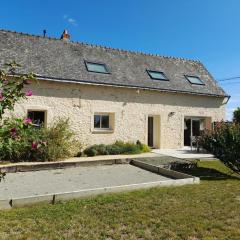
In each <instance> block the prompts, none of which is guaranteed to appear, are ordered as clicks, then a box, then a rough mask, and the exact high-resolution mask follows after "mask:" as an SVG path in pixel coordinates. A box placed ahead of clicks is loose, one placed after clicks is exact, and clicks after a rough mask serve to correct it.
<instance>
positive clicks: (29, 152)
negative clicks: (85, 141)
mask: <svg viewBox="0 0 240 240" xmlns="http://www.w3.org/2000/svg"><path fill="white" fill-rule="evenodd" d="M73 137H74V134H73V132H72V131H71V130H69V122H68V120H58V121H57V122H55V124H54V125H53V126H52V127H49V128H36V127H34V126H33V125H32V123H31V120H30V119H25V120H23V119H7V120H5V121H4V123H3V126H2V127H1V129H0V160H8V161H14V162H16V161H52V160H58V159H62V158H65V157H70V156H73V155H74V154H75V153H76V151H77V149H78V150H79V143H78V142H77V141H75V140H74V138H73Z"/></svg>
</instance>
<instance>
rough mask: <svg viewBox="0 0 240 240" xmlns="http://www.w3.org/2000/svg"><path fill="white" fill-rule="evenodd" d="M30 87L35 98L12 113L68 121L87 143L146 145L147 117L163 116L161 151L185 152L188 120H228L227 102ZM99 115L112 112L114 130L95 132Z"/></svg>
mask: <svg viewBox="0 0 240 240" xmlns="http://www.w3.org/2000/svg"><path fill="white" fill-rule="evenodd" d="M196 87H198V86H196ZM200 87H202V86H200ZM27 88H30V89H32V90H33V96H32V97H30V98H28V100H24V101H22V102H21V103H18V104H17V105H16V107H15V111H14V113H13V115H15V116H19V117H24V116H26V115H27V110H46V111H47V124H48V125H50V124H51V123H52V122H53V121H54V120H56V119H57V118H59V117H61V118H63V117H64V118H69V119H70V121H71V126H72V129H73V130H74V131H75V132H76V134H77V136H78V138H79V140H81V141H82V142H83V143H84V144H85V145H92V144H98V143H112V142H114V141H116V140H123V141H137V140H140V141H141V142H144V143H147V117H148V115H156V116H160V133H159V135H160V147H161V148H181V147H183V139H184V116H198V117H210V118H211V120H212V121H217V120H218V121H219V120H222V119H225V106H224V105H223V104H222V103H223V98H215V97H205V96H196V95H188V94H175V93H162V92H157V91H149V90H137V89H126V88H114V87H107V86H105V87H104V86H92V85H81V84H72V83H57V82H50V81H49V82H48V81H39V84H33V85H29V86H28V87H27ZM95 112H107V113H112V115H113V116H114V130H113V131H112V132H102V133H99V132H95V131H93V130H94V129H93V115H94V113H95ZM171 112H174V113H172V114H170V113H171Z"/></svg>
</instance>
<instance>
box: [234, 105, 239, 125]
mask: <svg viewBox="0 0 240 240" xmlns="http://www.w3.org/2000/svg"><path fill="white" fill-rule="evenodd" d="M233 121H234V122H235V123H238V124H240V107H238V108H237V109H236V110H235V111H234V112H233Z"/></svg>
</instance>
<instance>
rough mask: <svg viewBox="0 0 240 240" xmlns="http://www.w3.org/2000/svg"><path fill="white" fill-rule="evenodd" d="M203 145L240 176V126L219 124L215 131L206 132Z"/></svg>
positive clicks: (202, 137)
mask: <svg viewBox="0 0 240 240" xmlns="http://www.w3.org/2000/svg"><path fill="white" fill-rule="evenodd" d="M201 145H202V146H203V148H205V149H206V150H207V151H209V152H211V153H212V154H214V155H215V156H216V157H217V158H218V159H220V161H221V162H223V163H224V164H225V165H226V166H227V167H229V168H230V169H231V170H232V171H234V172H235V173H238V174H240V124H237V123H233V124H230V123H224V122H220V123H218V124H217V125H216V127H215V129H214V130H211V131H209V130H207V131H205V132H204V134H203V135H202V136H201Z"/></svg>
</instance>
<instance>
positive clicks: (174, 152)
mask: <svg viewBox="0 0 240 240" xmlns="http://www.w3.org/2000/svg"><path fill="white" fill-rule="evenodd" d="M152 153H155V154H161V155H165V156H169V157H173V158H180V159H214V158H215V157H214V155H212V154H209V153H204V152H199V153H198V152H197V151H196V150H195V149H193V150H191V148H189V147H184V148H182V149H153V150H152Z"/></svg>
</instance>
